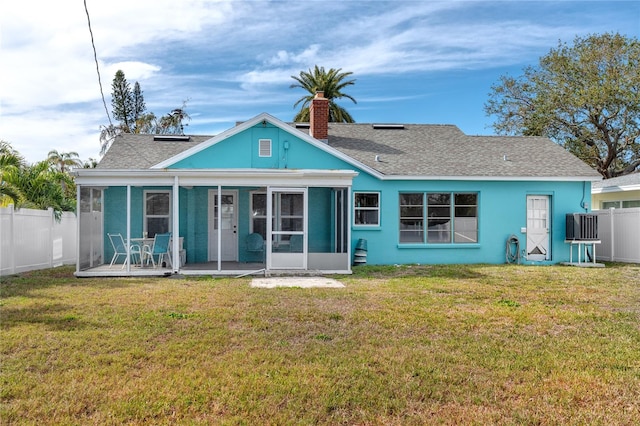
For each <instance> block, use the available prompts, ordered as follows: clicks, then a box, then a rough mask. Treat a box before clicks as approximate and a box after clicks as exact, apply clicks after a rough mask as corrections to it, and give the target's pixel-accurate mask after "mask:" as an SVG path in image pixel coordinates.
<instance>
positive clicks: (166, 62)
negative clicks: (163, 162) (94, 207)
mask: <svg viewBox="0 0 640 426" xmlns="http://www.w3.org/2000/svg"><path fill="white" fill-rule="evenodd" d="M86 4H87V7H88V9H89V14H90V18H91V26H92V29H93V36H94V41H95V46H96V50H97V55H98V59H99V64H100V72H101V76H102V86H103V90H104V95H105V97H106V103H107V106H108V107H109V109H110V92H111V81H112V79H113V76H114V74H115V72H116V71H117V70H118V69H122V70H123V71H124V72H125V75H126V77H127V80H128V81H129V82H130V83H132V84H133V82H134V81H139V82H140V84H141V86H142V89H143V92H144V95H145V101H146V103H147V107H148V109H149V110H150V111H154V112H155V113H156V114H157V115H162V114H164V113H166V112H168V111H170V110H171V109H172V108H175V107H178V106H180V105H181V103H182V101H183V100H188V106H187V110H188V112H190V113H191V114H192V115H193V116H194V119H193V120H192V123H191V124H192V128H198V129H201V128H204V126H207V125H211V126H218V124H219V123H223V122H231V123H232V122H234V121H235V120H236V119H246V118H249V117H250V116H251V115H250V114H251V113H252V112H256V113H257V112H262V111H267V112H271V113H274V111H278V109H281V110H282V111H284V112H283V114H285V115H286V114H289V113H290V112H292V111H291V105H292V104H293V102H295V100H296V99H297V98H298V97H299V93H294V92H295V91H291V90H290V89H289V85H290V84H291V83H292V80H291V76H292V75H297V74H298V73H299V72H300V71H301V70H307V69H309V68H312V67H313V66H314V65H316V64H317V65H321V66H324V67H326V68H331V67H333V68H342V69H343V70H345V71H353V72H354V78H356V79H357V80H358V82H359V83H360V82H364V80H367V81H368V82H371V81H373V80H375V79H379V78H394V81H395V82H400V81H401V80H402V79H403V78H405V76H406V75H409V74H411V75H412V76H415V75H423V76H424V75H429V73H430V72H431V71H440V70H458V71H459V70H466V69H483V68H494V69H495V68H497V67H500V66H507V65H512V64H522V63H524V62H527V61H528V62H529V63H533V62H535V61H536V59H537V58H538V57H539V56H540V55H541V54H544V53H546V52H547V51H548V50H549V49H550V48H551V47H554V46H555V45H556V43H557V40H558V39H562V40H566V41H570V40H571V39H573V37H574V36H575V35H576V34H584V33H586V32H589V33H593V32H601V31H602V29H608V28H611V25H612V23H615V25H616V27H615V28H614V29H615V30H617V31H621V32H624V29H625V28H627V29H630V31H631V32H632V34H631V35H636V36H637V34H638V28H637V16H638V13H639V12H638V9H639V7H638V5H637V3H636V4H635V5H634V4H632V3H619V4H618V6H620V7H622V6H624V7H625V8H627V9H629V8H633V7H635V11H636V14H635V17H636V18H635V21H634V18H633V13H628V12H627V13H625V12H617V11H616V10H614V9H613V8H610V7H608V6H607V4H606V3H604V2H602V3H601V2H587V3H574V2H535V3H534V2H498V3H492V2H483V1H473V2H469V1H467V2H444V1H443V2H425V1H406V2H403V1H395V2H381V1H380V2H379V1H368V2H360V1H359V2H356V1H323V2H313V1H305V2H296V1H209V0H181V1H175V0H135V1H132V0H110V1H103V0H87V1H86ZM598 6H599V7H600V8H599V9H597V7H598ZM592 9H593V10H597V12H590V11H591V10H592ZM603 10H605V11H606V13H600V12H601V11H603ZM0 28H1V31H2V33H1V37H2V39H1V43H0V44H1V46H2V50H1V51H0V79H1V81H2V82H3V83H2V86H1V87H0V90H1V92H0V101H1V104H0V108H1V109H0V112H1V113H2V118H1V120H0V139H3V140H7V141H9V142H11V143H12V144H13V146H14V148H16V149H17V150H18V151H20V152H21V153H22V154H23V155H24V156H25V157H26V158H27V159H28V160H29V161H37V160H40V159H43V158H44V157H46V153H47V152H48V151H49V150H50V149H58V150H59V151H60V150H62V151H64V150H73V151H78V152H79V153H80V155H81V157H82V158H88V157H96V156H97V153H98V151H99V143H98V132H99V130H98V127H99V125H100V124H107V123H106V122H107V121H108V119H107V117H106V113H105V111H104V106H103V104H102V99H101V96H100V92H99V90H98V88H99V86H98V81H97V74H96V65H95V62H94V56H93V50H92V46H91V40H90V35H89V29H88V25H87V15H86V13H85V10H84V4H83V2H82V1H68V0H63V1H50V0H22V1H20V2H8V1H7V2H4V3H3V7H2V13H1V14H0ZM389 76H392V77H389ZM376 81H377V80H376ZM386 81H388V80H386ZM370 85H371V86H374V84H370ZM406 85H411V82H410V81H408V82H406ZM377 87H381V86H377ZM404 93H411V92H410V90H409V91H406V92H404ZM397 97H400V98H402V97H403V96H396V94H394V93H384V92H381V91H376V99H373V98H371V99H370V101H371V102H376V100H380V99H395V98H397ZM360 100H361V99H359V101H360ZM274 115H275V113H274ZM216 128H217V127H216ZM205 131H206V129H205Z"/></svg>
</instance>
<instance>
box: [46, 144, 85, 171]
mask: <svg viewBox="0 0 640 426" xmlns="http://www.w3.org/2000/svg"><path fill="white" fill-rule="evenodd" d="M47 161H48V162H49V163H50V164H51V165H52V166H53V167H54V168H55V169H56V170H58V171H59V172H60V173H66V172H67V171H68V170H67V169H68V168H69V167H82V161H81V160H80V158H79V157H78V153H77V152H74V151H70V152H58V151H56V150H55V149H53V150H51V151H49V154H48V156H47Z"/></svg>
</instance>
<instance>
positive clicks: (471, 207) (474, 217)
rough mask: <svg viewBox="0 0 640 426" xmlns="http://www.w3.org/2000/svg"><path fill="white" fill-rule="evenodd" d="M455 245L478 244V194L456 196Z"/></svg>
mask: <svg viewBox="0 0 640 426" xmlns="http://www.w3.org/2000/svg"><path fill="white" fill-rule="evenodd" d="M454 211H455V218H454V222H453V232H454V234H453V242H454V243H477V242H478V194H454Z"/></svg>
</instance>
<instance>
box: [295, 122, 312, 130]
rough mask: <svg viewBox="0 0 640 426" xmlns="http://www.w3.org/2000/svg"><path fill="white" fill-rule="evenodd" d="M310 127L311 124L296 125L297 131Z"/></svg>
mask: <svg viewBox="0 0 640 426" xmlns="http://www.w3.org/2000/svg"><path fill="white" fill-rule="evenodd" d="M309 127H311V126H310V124H309V123H296V129H308V128H309Z"/></svg>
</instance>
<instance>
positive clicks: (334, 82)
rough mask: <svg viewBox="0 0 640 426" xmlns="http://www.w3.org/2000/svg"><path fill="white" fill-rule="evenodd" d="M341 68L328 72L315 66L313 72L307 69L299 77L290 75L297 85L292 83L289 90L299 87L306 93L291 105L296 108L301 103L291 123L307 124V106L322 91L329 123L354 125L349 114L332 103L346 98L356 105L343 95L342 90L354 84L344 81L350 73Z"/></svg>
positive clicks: (353, 81)
mask: <svg viewBox="0 0 640 426" xmlns="http://www.w3.org/2000/svg"><path fill="white" fill-rule="evenodd" d="M341 71H342V68H338V69H334V68H331V69H329V70H328V71H325V69H324V67H318V66H317V65H316V66H315V68H314V69H313V70H311V69H309V71H308V72H307V71H300V75H299V76H294V75H292V76H291V78H293V79H294V80H295V81H297V83H293V84H292V85H291V86H289V87H290V88H294V87H299V88H302V89H304V90H306V91H307V92H309V94H308V95H305V96H303V97H301V98H300V99H298V101H297V102H296V103H295V104H294V105H293V107H294V108H295V107H297V106H298V104H300V103H301V102H302V105H301V108H300V111H299V112H298V114H296V116H295V117H294V119H293V121H295V122H308V121H309V118H310V117H309V105H310V104H311V101H312V100H313V98H314V96H315V95H316V92H317V91H323V92H324V97H325V98H327V99H328V100H329V121H330V122H335V123H354V122H355V121H354V119H353V117H351V114H349V112H348V111H347V110H346V109H344V108H343V107H341V106H339V105H338V104H336V103H335V102H334V99H341V98H347V99H351V100H352V101H353V103H357V102H356V100H355V99H354V98H353V97H352V96H350V95H347V94H346V93H343V92H342V90H343V89H344V88H345V87H347V86H351V85H353V84H355V80H345V78H347V77H349V76H350V75H351V74H353V73H352V72H341Z"/></svg>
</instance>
